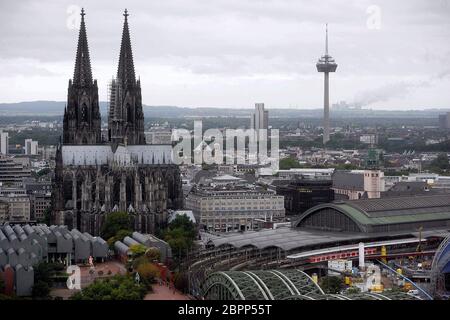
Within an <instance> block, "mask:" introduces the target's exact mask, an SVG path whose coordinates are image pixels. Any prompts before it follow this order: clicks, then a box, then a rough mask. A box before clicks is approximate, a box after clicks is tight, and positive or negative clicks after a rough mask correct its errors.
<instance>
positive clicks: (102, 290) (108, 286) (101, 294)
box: [70, 275, 148, 300]
mask: <svg viewBox="0 0 450 320" xmlns="http://www.w3.org/2000/svg"><path fill="white" fill-rule="evenodd" d="M147 291H148V289H147V286H146V285H144V284H142V283H139V284H138V283H136V282H135V280H134V277H133V276H132V275H125V276H123V275H115V276H114V277H111V278H108V279H102V280H98V279H97V280H95V281H94V283H92V284H91V285H89V286H87V287H86V288H84V289H83V290H82V291H80V292H77V293H75V294H74V295H73V296H71V297H70V299H71V300H142V299H143V298H144V296H145V294H146V293H147Z"/></svg>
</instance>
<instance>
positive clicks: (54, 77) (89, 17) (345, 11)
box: [0, 0, 450, 110]
mask: <svg viewBox="0 0 450 320" xmlns="http://www.w3.org/2000/svg"><path fill="white" fill-rule="evenodd" d="M0 6H1V7H2V10H0V12H1V13H0V18H1V19H0V21H2V22H1V23H2V30H6V31H7V32H5V35H4V36H3V37H2V40H1V41H2V50H1V51H0V66H1V67H2V70H4V72H3V74H2V75H1V76H0V90H2V99H1V101H0V102H20V101H32V100H58V101H63V100H65V96H66V94H67V91H66V90H67V89H66V84H67V82H68V79H69V78H71V77H72V75H73V69H72V68H73V66H72V64H71V63H70V61H72V60H73V58H74V57H73V50H74V46H75V45H74V43H75V40H76V38H77V35H78V28H77V27H76V26H77V24H78V21H77V20H76V19H78V18H79V10H78V9H81V7H82V6H83V7H85V9H86V25H87V30H88V33H89V35H90V39H91V41H90V43H89V46H90V50H91V60H92V63H93V77H94V78H95V79H98V83H99V100H100V101H105V100H106V87H107V83H108V81H109V80H110V79H111V77H112V76H113V75H114V74H115V72H116V70H115V69H114V68H111V65H114V64H116V63H117V60H118V56H119V52H118V51H119V45H118V44H119V41H120V39H117V36H116V35H117V31H118V30H120V28H121V23H120V20H121V18H122V16H121V12H122V11H123V9H124V8H123V6H124V5H120V7H119V6H117V5H116V4H114V5H111V6H108V7H105V6H104V3H102V2H101V1H99V2H89V1H88V2H83V3H81V2H74V3H72V2H64V1H62V2H61V3H60V4H58V5H56V4H54V3H51V4H50V3H48V4H41V3H39V4H37V3H31V2H27V1H24V2H21V3H20V4H7V3H2V4H1V5H0ZM127 7H128V10H129V12H130V25H131V28H132V29H133V32H132V34H131V38H132V41H133V42H134V43H135V46H136V52H137V53H136V56H135V60H136V68H137V70H138V74H137V75H139V76H140V77H141V81H142V88H143V91H144V92H145V93H144V95H143V103H144V104H146V105H177V106H181V107H233V108H242V107H248V108H251V106H252V105H253V104H254V102H256V101H262V102H264V103H265V104H266V106H267V107H268V108H274V107H279V108H282V107H283V108H289V107H291V108H299V109H308V108H320V106H321V105H322V92H323V91H322V85H323V82H322V81H321V77H320V75H319V74H316V72H315V65H314V64H315V61H316V59H317V55H319V54H321V53H322V52H323V27H324V24H325V23H329V25H330V32H331V34H330V36H331V37H332V38H331V39H332V41H330V50H331V51H332V52H333V53H334V56H336V57H338V58H339V61H340V72H339V74H338V75H337V76H336V77H333V79H332V80H331V83H330V87H331V88H332V90H331V93H330V94H331V101H330V104H333V103H336V102H338V101H340V100H346V101H347V102H348V103H360V104H362V105H363V106H365V107H370V108H374V109H397V110H406V109H426V108H448V106H450V97H449V96H447V95H443V94H441V92H445V91H444V90H445V89H446V88H447V87H448V86H449V85H450V79H449V78H450V77H449V73H450V72H449V70H450V66H449V62H447V61H446V60H445V57H446V55H447V54H448V53H449V52H450V46H449V45H448V44H447V43H446V42H445V39H446V37H448V35H450V31H449V30H450V28H447V26H448V24H449V22H448V20H446V17H447V15H448V13H450V5H449V4H448V3H447V2H446V1H436V2H435V3H432V4H430V3H426V2H425V1H419V0H417V1H412V2H411V1H408V2H407V3H403V4H402V3H397V2H396V3H395V4H389V3H387V2H385V1H380V2H379V3H378V4H377V5H376V6H375V7H373V6H372V5H371V3H370V2H368V1H361V2H358V3H357V4H356V3H344V4H342V3H337V2H335V1H326V2H324V3H321V4H314V5H311V4H309V3H304V2H301V3H300V2H299V3H297V2H290V1H282V2H277V3H259V2H254V1H248V2H245V3H243V4H242V3H241V2H240V4H238V3H237V2H222V1H215V2H212V3H211V4H208V5H205V4H201V3H199V2H197V1H191V2H190V3H188V4H186V3H185V2H179V1H169V2H167V3H164V4H162V3H157V2H150V3H149V4H145V5H144V4H142V3H137V2H133V1H132V2H131V3H127ZM200 9H202V10H200ZM377 10H379V12H378V13H377ZM377 14H379V17H377ZM47 15H52V16H54V17H55V19H47V20H45V21H44V20H43V19H44V18H45V16H47ZM30 16H33V17H36V19H30V18H29V17H30ZM58 16H59V17H60V18H58ZM377 19H378V20H377ZM72 20H73V21H72ZM23 21H26V23H25V22H23ZM378 24H379V25H378ZM74 26H75V27H74ZM378 28H379V29H378ZM48 34H52V35H53V36H50V37H49V36H48Z"/></svg>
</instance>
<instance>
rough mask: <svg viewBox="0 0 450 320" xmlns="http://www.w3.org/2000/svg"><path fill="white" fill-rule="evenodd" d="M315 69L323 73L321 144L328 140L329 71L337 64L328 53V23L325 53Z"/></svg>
mask: <svg viewBox="0 0 450 320" xmlns="http://www.w3.org/2000/svg"><path fill="white" fill-rule="evenodd" d="M316 67H317V71H318V72H323V73H324V75H325V76H324V99H323V144H326V143H327V142H328V141H330V93H329V73H330V72H335V71H336V68H337V64H336V62H335V61H334V59H333V57H332V56H330V55H329V54H328V24H327V25H326V31H325V55H323V56H322V57H320V59H319V61H317V64H316Z"/></svg>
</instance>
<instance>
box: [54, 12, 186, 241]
mask: <svg viewBox="0 0 450 320" xmlns="http://www.w3.org/2000/svg"><path fill="white" fill-rule="evenodd" d="M84 16H85V13H84V10H82V11H81V25H80V31H79V38H78V48H77V53H76V60H75V70H74V75H73V79H72V80H69V88H68V95H67V105H66V108H65V110H64V120H63V128H64V129H63V131H64V132H63V141H62V143H60V145H59V146H58V149H57V153H56V169H55V180H54V184H53V186H54V187H53V188H54V190H53V216H52V217H53V220H54V221H53V222H54V223H56V224H65V225H68V226H69V228H77V229H78V230H80V231H81V232H88V233H90V234H93V235H98V234H99V233H100V231H101V227H102V224H103V223H104V221H105V219H106V217H107V215H108V214H110V213H111V212H117V211H120V212H127V213H128V214H129V215H130V218H131V219H130V220H131V223H132V226H131V227H132V228H133V229H134V230H136V231H140V232H143V233H154V231H155V228H158V227H161V226H163V225H164V224H165V221H166V220H167V210H168V209H179V208H181V207H182V202H183V197H182V188H181V177H180V171H179V168H178V166H177V165H175V164H173V163H172V146H171V145H147V144H146V142H145V135H144V113H143V110H142V98H141V85H140V80H136V75H135V71H134V63H133V53H132V50H131V40H130V32H129V28H128V13H127V10H125V13H124V17H125V21H124V25H123V33H122V43H121V47H120V55H119V66H118V69H117V78H116V79H113V81H112V82H111V85H110V91H109V95H110V101H109V110H108V112H109V115H108V130H107V134H104V135H103V137H102V132H101V116H100V108H99V100H98V86H97V80H93V76H92V69H91V62H90V58H89V49H88V41H87V34H86V25H85V21H84Z"/></svg>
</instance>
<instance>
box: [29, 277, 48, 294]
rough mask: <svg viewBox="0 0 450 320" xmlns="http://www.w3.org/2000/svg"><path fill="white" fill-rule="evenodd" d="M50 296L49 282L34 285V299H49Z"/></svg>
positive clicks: (40, 281)
mask: <svg viewBox="0 0 450 320" xmlns="http://www.w3.org/2000/svg"><path fill="white" fill-rule="evenodd" d="M49 294H50V286H49V285H48V283H47V282H44V281H42V280H39V281H37V282H35V283H34V285H33V289H32V292H31V295H32V296H33V299H36V298H41V299H42V298H47V297H48V296H49Z"/></svg>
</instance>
